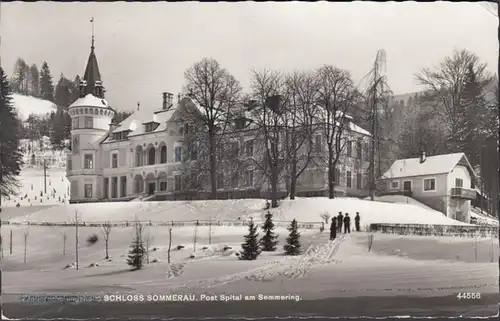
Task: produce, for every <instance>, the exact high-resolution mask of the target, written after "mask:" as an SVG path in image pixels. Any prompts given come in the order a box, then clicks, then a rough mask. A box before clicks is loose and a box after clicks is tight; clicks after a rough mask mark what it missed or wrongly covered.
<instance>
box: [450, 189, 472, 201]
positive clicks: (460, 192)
mask: <svg viewBox="0 0 500 321" xmlns="http://www.w3.org/2000/svg"><path fill="white" fill-rule="evenodd" d="M451 198H460V199H466V200H475V199H476V191H475V190H473V189H468V188H463V187H454V188H452V189H451Z"/></svg>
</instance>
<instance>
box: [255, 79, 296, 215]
mask: <svg viewBox="0 0 500 321" xmlns="http://www.w3.org/2000/svg"><path fill="white" fill-rule="evenodd" d="M251 88H252V98H253V99H254V101H255V104H256V106H255V107H253V108H252V109H251V117H252V121H253V123H254V124H255V125H256V127H257V130H256V133H257V135H256V136H257V138H256V140H257V141H258V145H259V147H260V148H261V149H262V153H259V154H261V155H263V159H254V160H255V164H256V165H257V166H258V167H259V169H260V170H261V171H262V172H263V174H264V176H265V177H266V179H267V181H268V183H269V186H270V189H271V197H270V200H271V207H273V208H276V207H278V185H279V182H280V179H281V175H282V174H283V171H284V169H285V168H286V159H287V157H286V147H285V142H286V141H285V131H284V129H285V128H286V126H287V124H286V117H285V114H286V110H287V108H288V104H289V100H288V96H287V92H286V87H285V76H284V75H283V73H281V72H279V71H272V70H263V71H261V72H258V71H252V83H251Z"/></svg>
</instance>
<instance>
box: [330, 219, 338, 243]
mask: <svg viewBox="0 0 500 321" xmlns="http://www.w3.org/2000/svg"><path fill="white" fill-rule="evenodd" d="M336 237H337V218H336V217H332V225H330V241H333V240H335V238H336Z"/></svg>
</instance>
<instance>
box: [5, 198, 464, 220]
mask: <svg viewBox="0 0 500 321" xmlns="http://www.w3.org/2000/svg"><path fill="white" fill-rule="evenodd" d="M264 206H265V201H264V200H261V199H239V200H218V201H170V202H169V201H165V202H111V203H92V204H71V205H65V206H58V207H52V208H50V209H46V210H41V211H38V212H35V213H33V214H31V215H29V216H24V217H18V218H16V219H13V221H16V222H26V221H30V222H71V221H73V220H74V217H75V210H76V211H78V212H79V217H80V219H81V220H82V221H85V222H103V221H107V220H109V221H121V222H124V221H133V220H134V219H135V217H136V216H137V217H138V219H139V220H141V221H167V222H168V221H174V222H175V221H191V220H206V221H208V220H210V219H211V220H214V221H217V220H220V221H235V220H239V219H241V220H245V219H249V218H253V219H254V220H256V221H261V220H263V219H264V215H265V211H264V210H263V207H264ZM271 212H272V213H273V215H274V219H275V220H277V221H286V222H289V221H291V220H292V219H296V220H297V221H299V222H322V221H323V219H322V218H321V214H322V213H324V212H328V213H330V215H337V214H338V212H342V213H344V214H345V213H349V215H350V216H351V217H354V216H355V213H356V212H359V213H360V216H361V225H362V226H366V225H369V224H371V223H407V224H411V223H414V224H419V223H421V224H442V225H466V224H464V223H462V222H459V221H455V220H452V219H450V218H447V217H445V216H444V215H443V214H441V213H439V212H437V211H433V210H432V211H430V210H426V209H423V208H421V207H419V206H416V205H411V204H393V203H385V202H372V201H367V200H359V199H356V198H336V199H328V198H297V199H295V200H283V201H282V202H280V206H279V207H278V208H277V209H272V210H271ZM353 223H354V218H353Z"/></svg>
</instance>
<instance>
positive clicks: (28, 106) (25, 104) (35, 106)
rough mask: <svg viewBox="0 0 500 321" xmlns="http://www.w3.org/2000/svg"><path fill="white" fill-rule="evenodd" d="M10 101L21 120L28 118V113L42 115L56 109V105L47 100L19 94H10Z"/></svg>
mask: <svg viewBox="0 0 500 321" xmlns="http://www.w3.org/2000/svg"><path fill="white" fill-rule="evenodd" d="M12 103H13V105H14V108H15V109H16V110H17V113H18V115H19V118H20V119H22V120H26V119H28V116H29V115H30V114H35V115H39V116H43V115H46V114H48V113H50V112H52V111H54V112H55V111H56V109H57V107H56V105H55V104H54V103H53V102H50V101H48V100H43V99H39V98H35V97H31V96H24V95H19V94H12Z"/></svg>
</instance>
